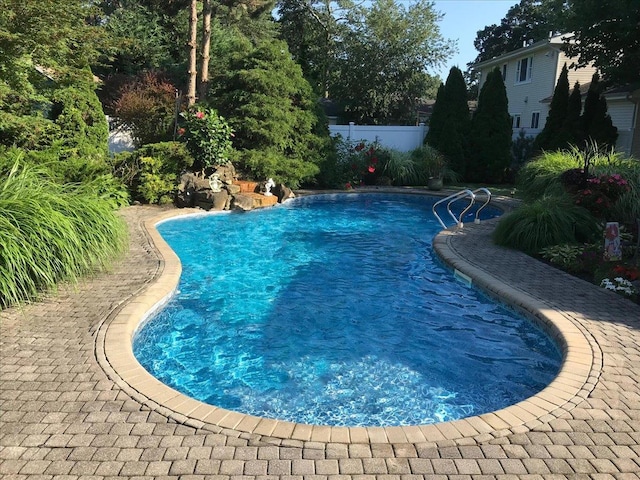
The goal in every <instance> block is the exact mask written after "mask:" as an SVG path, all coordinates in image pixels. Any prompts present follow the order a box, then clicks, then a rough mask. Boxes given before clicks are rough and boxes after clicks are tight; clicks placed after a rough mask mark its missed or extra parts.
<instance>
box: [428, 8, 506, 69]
mask: <svg viewBox="0 0 640 480" xmlns="http://www.w3.org/2000/svg"><path fill="white" fill-rule="evenodd" d="M517 3H519V0H434V4H435V9H436V10H437V11H439V12H441V13H443V14H444V19H443V20H442V21H441V22H439V23H438V25H439V26H440V33H441V34H442V36H443V37H444V38H448V39H451V40H457V41H458V51H459V53H458V54H456V55H454V56H453V57H452V58H451V60H449V61H448V62H447V63H446V66H444V67H442V68H441V69H439V70H437V71H436V72H434V73H435V74H437V75H440V78H441V79H442V80H443V81H444V80H446V79H447V75H449V70H450V69H451V67H454V66H457V67H459V68H460V69H461V70H462V71H463V72H464V71H465V70H466V68H467V63H468V62H471V61H472V60H474V59H475V58H476V56H477V54H478V52H477V51H476V49H475V48H474V46H473V41H474V40H475V38H476V33H477V32H478V30H482V29H483V28H484V27H486V26H487V25H492V24H494V23H495V24H500V20H502V18H504V16H505V15H506V14H507V11H508V10H509V8H511V7H512V6H513V5H516V4H517ZM430 73H431V72H430Z"/></svg>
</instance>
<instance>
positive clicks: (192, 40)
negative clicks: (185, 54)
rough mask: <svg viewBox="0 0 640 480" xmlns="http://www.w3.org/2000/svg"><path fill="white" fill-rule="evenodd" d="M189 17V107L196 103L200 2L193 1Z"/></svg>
mask: <svg viewBox="0 0 640 480" xmlns="http://www.w3.org/2000/svg"><path fill="white" fill-rule="evenodd" d="M190 10H191V13H190V16H189V43H188V44H187V45H189V90H188V92H187V105H188V106H192V105H194V104H195V103H196V78H197V75H198V68H197V60H198V57H197V52H196V49H197V46H198V2H197V0H191V3H190Z"/></svg>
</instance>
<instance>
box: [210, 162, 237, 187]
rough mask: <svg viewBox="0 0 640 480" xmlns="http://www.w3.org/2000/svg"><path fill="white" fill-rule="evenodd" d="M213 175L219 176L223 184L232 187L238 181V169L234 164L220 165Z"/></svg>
mask: <svg viewBox="0 0 640 480" xmlns="http://www.w3.org/2000/svg"><path fill="white" fill-rule="evenodd" d="M213 173H215V174H217V175H218V178H219V179H220V180H221V181H222V183H225V184H227V185H231V184H232V183H233V181H234V180H235V179H236V169H235V167H234V166H233V164H232V163H227V164H225V165H218V166H217V167H216V169H215V171H214V172H213Z"/></svg>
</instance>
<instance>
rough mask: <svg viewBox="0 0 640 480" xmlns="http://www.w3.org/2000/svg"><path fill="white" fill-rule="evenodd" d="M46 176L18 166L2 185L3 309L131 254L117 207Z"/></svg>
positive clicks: (90, 191)
mask: <svg viewBox="0 0 640 480" xmlns="http://www.w3.org/2000/svg"><path fill="white" fill-rule="evenodd" d="M47 172H48V171H47V170H46V169H42V168H38V167H34V166H28V165H21V163H20V162H19V161H16V163H15V164H14V166H13V168H12V169H11V170H10V172H9V173H8V175H7V176H6V177H5V178H4V179H3V180H2V181H0V309H2V308H6V307H8V306H10V305H14V304H17V303H20V302H24V301H28V300H33V299H36V298H38V297H39V296H40V295H41V294H42V292H46V291H49V290H52V289H54V288H55V287H56V285H57V284H58V283H60V282H65V281H67V282H75V281H77V280H78V279H79V277H81V276H82V275H85V274H88V273H91V272H94V271H99V270H103V269H105V268H106V267H108V266H109V265H110V264H111V262H112V261H113V260H114V259H115V258H117V257H118V256H119V255H120V254H122V253H123V252H124V251H125V249H126V245H127V230H126V224H125V223H124V221H123V220H122V219H121V218H120V217H119V216H118V215H117V214H116V213H115V211H114V210H113V204H112V202H110V201H108V200H105V199H104V198H101V197H100V196H99V195H98V194H97V193H96V192H95V191H94V190H93V189H92V188H90V187H87V186H86V185H85V186H80V185H76V184H65V185H63V184H59V183H56V182H55V181H52V180H51V179H50V178H49V177H48V173H47Z"/></svg>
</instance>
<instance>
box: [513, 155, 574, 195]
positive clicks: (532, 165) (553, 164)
mask: <svg viewBox="0 0 640 480" xmlns="http://www.w3.org/2000/svg"><path fill="white" fill-rule="evenodd" d="M583 167H584V164H583V157H582V155H581V152H580V151H579V150H577V149H574V150H572V151H554V152H544V153H542V155H540V156H538V157H536V158H535V159H534V160H532V161H531V162H529V163H527V164H526V165H525V166H524V167H522V169H521V170H520V171H519V172H518V178H517V187H518V191H519V192H520V195H521V196H522V198H524V199H525V200H535V199H537V198H540V197H543V196H550V195H554V194H560V193H561V192H563V191H564V188H563V186H562V184H561V182H560V175H561V174H562V173H563V172H565V171H566V170H570V169H574V168H580V169H583Z"/></svg>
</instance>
